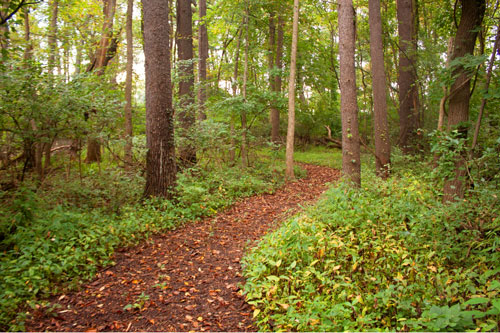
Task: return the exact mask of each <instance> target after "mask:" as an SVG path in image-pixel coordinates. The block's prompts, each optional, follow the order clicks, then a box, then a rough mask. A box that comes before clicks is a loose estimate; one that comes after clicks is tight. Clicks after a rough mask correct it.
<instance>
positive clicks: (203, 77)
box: [198, 0, 208, 120]
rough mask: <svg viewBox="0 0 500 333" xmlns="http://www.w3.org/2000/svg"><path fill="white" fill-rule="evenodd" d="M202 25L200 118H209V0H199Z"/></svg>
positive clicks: (199, 70) (200, 42) (199, 32)
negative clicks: (207, 111) (206, 108)
mask: <svg viewBox="0 0 500 333" xmlns="http://www.w3.org/2000/svg"><path fill="white" fill-rule="evenodd" d="M199 1H200V2H199V15H200V27H199V31H198V57H199V61H198V82H199V85H200V87H199V89H198V105H199V110H198V119H199V120H205V119H207V115H206V110H205V104H206V101H207V59H208V32H207V23H206V22H205V19H206V16H207V0H199Z"/></svg>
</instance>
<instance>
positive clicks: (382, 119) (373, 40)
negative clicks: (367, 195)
mask: <svg viewBox="0 0 500 333" xmlns="http://www.w3.org/2000/svg"><path fill="white" fill-rule="evenodd" d="M369 21H370V54H371V63H372V82H373V88H372V89H373V111H374V117H373V123H374V131H375V133H374V134H375V155H376V156H375V170H376V173H377V175H378V176H380V177H382V178H384V179H385V178H387V177H388V176H389V169H390V168H389V167H390V163H391V142H390V137H389V125H388V124H387V93H386V83H385V66H384V50H383V45H382V18H381V16H380V0H369Z"/></svg>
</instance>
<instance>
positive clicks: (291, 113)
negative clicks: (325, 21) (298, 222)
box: [286, 0, 299, 179]
mask: <svg viewBox="0 0 500 333" xmlns="http://www.w3.org/2000/svg"><path fill="white" fill-rule="evenodd" d="M298 40H299V0H294V1H293V28H292V51H291V55H290V78H289V80H288V129H287V132H286V177H287V178H288V179H294V178H295V174H294V170H293V150H294V141H295V78H296V70H297V44H298Z"/></svg>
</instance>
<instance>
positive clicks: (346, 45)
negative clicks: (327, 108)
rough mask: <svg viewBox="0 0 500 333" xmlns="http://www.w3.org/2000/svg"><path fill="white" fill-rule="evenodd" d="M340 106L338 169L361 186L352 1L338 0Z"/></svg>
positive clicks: (356, 185)
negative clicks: (340, 127)
mask: <svg viewBox="0 0 500 333" xmlns="http://www.w3.org/2000/svg"><path fill="white" fill-rule="evenodd" d="M338 13H339V19H338V20H339V54H340V109H341V117H342V172H343V174H344V176H345V177H346V178H347V180H348V181H349V182H350V183H351V184H352V186H353V187H356V188H357V187H360V186H361V160H360V159H361V156H360V147H359V129H358V104H357V97H356V91H357V89H356V71H355V68H354V51H355V38H356V32H355V29H356V28H355V21H354V15H355V12H354V7H353V5H352V0H339V12H338Z"/></svg>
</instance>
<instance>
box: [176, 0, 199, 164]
mask: <svg viewBox="0 0 500 333" xmlns="http://www.w3.org/2000/svg"><path fill="white" fill-rule="evenodd" d="M176 33H177V52H178V58H179V62H178V64H177V65H178V69H179V77H180V80H179V100H180V108H179V110H178V111H177V112H176V115H177V117H178V119H179V122H180V124H181V127H182V129H183V131H184V135H187V136H188V137H189V135H191V133H190V131H191V130H192V128H193V125H194V123H195V110H194V65H193V16H192V11H191V0H177V32H176ZM188 141H189V143H187V144H186V145H184V146H183V147H180V148H179V157H180V160H181V162H182V163H183V164H184V165H185V166H192V165H194V164H196V148H195V147H194V145H193V144H192V143H191V141H192V140H188Z"/></svg>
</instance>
